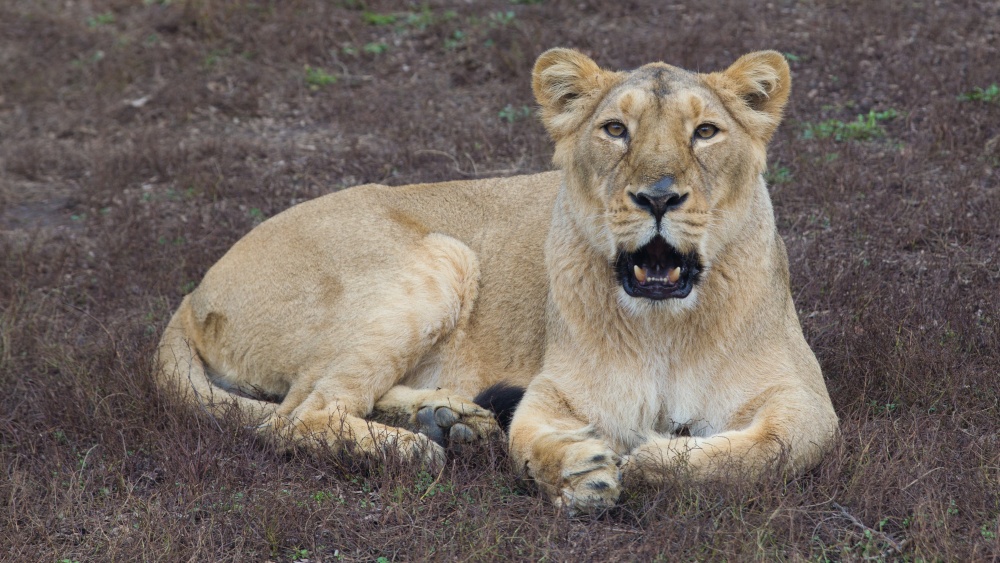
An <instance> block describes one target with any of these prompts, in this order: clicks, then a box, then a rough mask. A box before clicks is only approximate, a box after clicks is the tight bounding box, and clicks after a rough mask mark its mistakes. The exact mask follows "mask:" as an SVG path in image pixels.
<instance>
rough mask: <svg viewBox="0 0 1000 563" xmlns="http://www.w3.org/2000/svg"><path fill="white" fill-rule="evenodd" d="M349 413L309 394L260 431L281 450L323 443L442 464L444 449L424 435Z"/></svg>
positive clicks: (335, 402)
mask: <svg viewBox="0 0 1000 563" xmlns="http://www.w3.org/2000/svg"><path fill="white" fill-rule="evenodd" d="M349 410H350V409H349V407H348V406H346V405H344V404H343V403H341V402H339V401H332V402H329V401H327V400H325V398H324V397H323V394H322V393H313V394H310V395H309V397H308V398H307V399H306V400H305V401H304V402H303V403H302V404H301V405H300V406H299V408H297V409H295V410H294V411H293V412H292V414H291V415H289V416H285V417H274V418H272V419H271V420H270V422H269V423H268V424H267V425H266V426H265V427H264V428H263V429H264V430H266V431H267V432H268V433H269V434H271V435H272V436H273V437H275V438H277V441H278V445H279V447H280V448H281V449H287V448H289V447H295V446H305V447H310V446H314V445H319V444H323V445H326V446H327V447H330V448H333V449H341V448H348V449H350V450H353V451H360V452H363V453H367V454H370V455H374V456H377V457H382V456H384V455H395V456H397V457H399V458H400V459H402V460H404V461H418V462H420V463H421V464H422V465H424V466H426V467H430V468H436V467H440V465H441V464H442V463H444V460H445V454H444V449H443V448H442V447H441V446H440V445H438V444H436V443H434V442H432V441H431V440H430V439H428V438H427V437H426V436H423V435H421V434H416V433H414V432H411V431H409V430H406V429H403V428H396V427H393V426H387V425H385V424H380V423H378V422H373V421H370V420H365V419H364V418H362V417H360V416H357V415H354V414H351V413H350V412H349Z"/></svg>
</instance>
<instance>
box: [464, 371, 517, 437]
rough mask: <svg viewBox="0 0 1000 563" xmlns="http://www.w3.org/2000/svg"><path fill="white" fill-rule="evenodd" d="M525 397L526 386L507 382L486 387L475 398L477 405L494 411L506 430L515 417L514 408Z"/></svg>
mask: <svg viewBox="0 0 1000 563" xmlns="http://www.w3.org/2000/svg"><path fill="white" fill-rule="evenodd" d="M522 397H524V388H523V387H517V386H515V385H508V384H506V383H497V384H495V385H493V386H491V387H489V388H487V389H484V390H483V391H482V392H481V393H479V395H476V398H475V399H473V402H475V403H476V404H477V405H479V406H481V407H483V408H484V409H489V410H491V411H493V416H495V417H496V419H497V423H499V424H500V428H502V429H503V431H504V432H507V431H508V430H510V420H511V419H512V418H514V410H515V409H517V405H518V404H520V403H521V398H522Z"/></svg>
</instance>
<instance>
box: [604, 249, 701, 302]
mask: <svg viewBox="0 0 1000 563" xmlns="http://www.w3.org/2000/svg"><path fill="white" fill-rule="evenodd" d="M701 271H702V268H701V262H700V261H699V260H698V255H697V254H696V253H694V252H691V253H688V254H681V253H680V252H678V251H677V249H676V248H674V247H673V246H671V245H670V244H669V243H667V241H666V240H664V239H663V237H661V236H660V235H656V236H655V237H654V238H653V240H651V241H649V243H648V244H646V246H643V247H642V248H640V249H639V250H636V251H635V252H622V253H621V254H619V255H618V260H617V261H615V272H616V273H617V274H618V281H619V282H621V284H622V288H623V289H625V293H628V294H629V295H631V296H632V297H645V298H646V299H655V300H660V299H683V298H685V297H687V296H688V294H690V293H691V290H692V289H693V288H694V285H695V284H696V283H698V278H699V276H700V275H701Z"/></svg>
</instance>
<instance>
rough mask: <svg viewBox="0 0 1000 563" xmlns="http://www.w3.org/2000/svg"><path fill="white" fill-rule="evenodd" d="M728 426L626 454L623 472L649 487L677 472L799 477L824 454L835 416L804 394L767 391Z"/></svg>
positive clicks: (661, 439)
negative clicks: (786, 472)
mask: <svg viewBox="0 0 1000 563" xmlns="http://www.w3.org/2000/svg"><path fill="white" fill-rule="evenodd" d="M827 411H829V412H827ZM732 426H733V428H730V429H726V430H724V431H722V432H720V433H718V434H713V435H711V436H661V437H656V438H653V439H650V440H648V441H647V442H645V443H643V444H640V445H639V446H637V447H636V448H635V449H634V450H633V451H632V452H630V454H629V455H628V457H627V459H626V461H627V463H626V465H625V470H626V472H627V473H629V474H634V475H638V476H640V477H642V478H643V479H645V480H646V481H649V482H654V483H655V482H661V481H663V480H664V479H666V478H668V477H669V476H670V475H671V473H670V470H672V469H677V468H680V469H682V470H686V471H688V472H689V473H690V475H691V476H692V477H694V478H695V479H699V478H706V477H726V476H736V477H744V478H746V477H749V478H754V479H755V478H760V477H762V476H763V475H765V474H766V473H767V472H768V471H772V470H790V471H792V472H794V473H799V472H801V471H804V470H806V469H808V468H810V467H812V466H813V465H815V464H816V463H817V462H818V461H819V459H820V458H821V457H822V454H823V452H824V451H825V450H826V449H827V448H828V446H829V444H830V442H831V440H832V439H833V438H834V436H835V435H836V416H835V415H833V411H832V410H831V409H825V410H824V409H823V408H822V401H820V400H819V399H818V398H816V397H813V396H812V395H811V394H809V393H808V392H802V391H799V390H780V389H779V390H775V389H770V390H768V391H765V392H764V393H762V394H761V395H759V396H758V397H757V398H756V399H754V400H752V401H750V402H749V403H748V404H747V405H745V406H744V408H743V409H740V410H739V411H737V414H736V416H734V422H733V423H732Z"/></svg>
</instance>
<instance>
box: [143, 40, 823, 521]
mask: <svg viewBox="0 0 1000 563" xmlns="http://www.w3.org/2000/svg"><path fill="white" fill-rule="evenodd" d="M534 87H535V92H536V96H537V97H538V100H539V103H540V104H541V106H542V116H543V120H544V121H545V123H546V126H547V127H548V129H549V131H550V132H551V133H552V135H553V137H554V139H555V140H556V156H555V161H556V163H557V164H558V165H559V166H560V168H562V169H563V170H564V171H565V172H550V173H545V174H538V175H532V176H520V177H514V178H507V179H493V180H473V181H464V182H452V183H446V184H429V185H417V186H404V187H399V188H389V187H385V186H361V187H358V188H352V189H349V190H345V191H343V192H340V193H336V194H332V195H329V196H326V197H323V198H320V199H317V200H314V201H312V202H308V203H305V204H301V205H299V206H297V207H294V208H292V209H290V210H288V211H286V212H284V213H282V214H279V215H277V216H275V217H274V218H272V219H270V220H268V221H266V222H265V223H263V224H262V225H260V226H259V227H257V228H256V229H255V230H254V231H252V232H251V233H250V234H248V235H247V236H246V237H245V238H244V239H243V240H241V241H240V242H238V243H237V244H236V245H235V246H234V247H233V248H232V249H231V250H230V251H229V252H228V253H227V254H226V255H225V256H224V257H223V258H222V259H221V260H220V261H219V262H218V263H217V264H216V265H215V266H214V267H213V268H212V269H211V270H210V271H209V272H208V274H207V275H206V276H205V279H204V281H203V282H202V283H201V285H200V286H199V287H198V288H197V289H196V290H195V291H194V292H193V293H192V294H191V295H190V296H188V297H187V298H185V300H184V302H183V303H182V304H181V307H180V309H179V310H178V312H177V313H176V314H175V316H174V318H173V319H172V320H171V322H170V325H169V326H168V327H167V330H166V333H165V334H164V338H163V341H162V343H161V348H160V352H159V358H160V365H161V370H160V381H161V382H162V384H163V385H164V386H165V387H171V388H175V387H178V386H179V388H180V389H181V390H182V392H183V393H184V394H185V396H187V397H188V398H190V399H191V400H192V402H195V403H198V404H202V405H205V406H207V407H209V408H211V409H216V408H218V407H223V408H225V407H227V406H228V405H231V404H239V405H241V406H242V407H244V409H246V410H249V412H251V413H253V414H256V415H258V416H260V417H265V418H266V421H265V424H264V425H263V427H264V428H265V429H267V430H268V431H274V432H276V433H278V434H286V435H287V433H288V432H290V434H291V437H293V438H311V439H317V440H322V441H325V442H327V443H331V444H338V445H339V444H353V445H355V446H357V447H360V448H361V449H362V450H365V451H370V452H376V451H378V450H380V449H386V448H388V449H393V450H394V451H397V452H399V453H400V454H403V455H414V454H418V455H422V456H423V458H424V459H425V460H427V461H439V460H440V459H441V456H443V450H441V448H440V447H439V446H437V445H436V444H433V443H430V442H429V441H428V440H427V439H426V438H425V437H424V436H423V435H422V434H415V433H413V432H410V431H409V430H403V429H398V428H394V427H389V426H383V425H380V424H377V423H372V422H369V421H366V420H365V419H364V417H366V416H368V415H369V414H371V413H372V412H373V411H388V412H396V413H402V414H405V415H406V416H408V417H409V418H410V420H411V421H412V422H414V423H416V424H417V425H418V426H419V427H420V430H421V431H422V432H423V433H425V434H428V435H430V436H431V437H432V438H434V439H435V440H436V441H442V438H443V437H444V436H446V435H449V433H450V437H451V438H452V439H457V440H463V439H471V438H475V437H481V436H483V435H484V434H486V433H489V432H490V431H491V430H492V429H493V428H494V426H493V421H492V419H491V417H490V416H489V413H488V412H486V411H484V410H483V409H481V408H479V407H477V406H476V405H474V404H473V403H472V402H471V401H470V400H469V397H472V396H473V395H475V394H477V393H479V392H481V391H482V390H484V389H486V388H487V387H489V386H491V385H493V384H495V383H508V384H512V385H519V386H527V387H528V389H527V393H526V395H525V398H524V400H523V402H522V403H521V405H520V406H519V407H518V410H517V412H516V414H515V416H514V419H513V423H512V427H511V433H510V436H511V452H512V456H513V458H514V459H515V461H516V462H517V463H518V464H519V465H520V466H521V467H522V468H524V470H525V471H526V473H527V474H528V475H529V476H531V477H532V478H534V479H535V480H536V481H537V482H538V483H539V484H540V485H541V487H542V488H543V490H545V491H546V492H547V493H548V494H549V495H550V496H551V497H552V498H553V499H555V500H557V501H560V502H567V503H569V505H570V506H571V507H572V508H574V509H577V508H578V509H588V508H594V507H599V506H606V505H608V504H610V503H612V502H614V500H615V499H616V498H617V496H618V493H619V481H620V466H621V465H622V460H625V461H627V464H625V469H626V470H629V471H635V472H636V473H637V474H639V475H641V476H642V477H645V478H647V479H652V480H655V479H657V478H658V476H662V475H663V471H662V468H664V467H665V466H669V465H676V464H677V463H680V462H682V461H686V462H687V463H688V465H689V466H690V467H691V468H692V469H693V470H694V471H695V473H696V474H699V475H707V474H711V473H713V472H715V471H716V470H718V469H721V468H722V467H723V466H724V465H727V464H735V465H737V466H738V467H741V468H745V469H748V470H750V471H751V472H759V471H760V470H761V469H763V468H764V467H766V466H768V464H770V463H772V462H774V461H776V460H777V459H779V458H782V456H784V457H783V459H784V460H785V461H787V463H788V466H789V467H791V468H792V469H793V470H796V471H801V470H803V469H806V468H808V467H811V466H812V465H814V464H815V463H817V462H818V460H819V458H820V456H821V455H822V454H823V452H824V451H825V450H826V449H827V448H828V447H829V444H830V443H831V441H832V439H833V438H834V436H835V434H836V415H835V414H834V412H833V409H832V406H831V404H830V400H829V397H828V396H827V393H826V388H825V385H824V383H823V379H822V375H821V373H820V368H819V364H818V363H817V361H816V358H815V356H814V355H813V353H812V351H811V350H810V349H809V346H808V345H807V343H806V341H805V339H804V338H803V335H802V330H801V327H800V325H799V322H798V318H797V315H796V312H795V307H794V304H793V303H792V299H791V293H790V290H789V282H788V264H787V257H786V254H785V249H784V245H783V243H782V242H781V239H780V237H779V236H778V234H777V231H776V228H775V223H774V214H773V211H772V209H771V203H770V198H769V196H768V193H767V188H766V185H765V184H764V182H763V180H762V172H763V170H764V167H765V166H766V152H765V149H766V143H767V141H768V139H769V138H770V135H771V133H772V132H773V130H774V128H775V127H776V126H777V123H778V121H779V120H780V114H781V108H782V106H783V105H784V101H785V99H787V95H788V70H787V65H786V64H785V63H784V61H783V60H781V59H780V56H778V55H776V54H774V53H757V54H753V55H748V56H746V57H744V58H743V59H740V61H738V62H737V63H736V64H734V65H733V66H732V67H730V69H729V70H727V71H726V72H724V73H716V74H712V75H695V74H691V73H687V72H685V71H681V70H680V69H675V68H674V67H668V66H666V65H662V64H658V65H648V66H647V67H643V68H642V69H639V70H637V71H634V72H632V73H611V72H606V71H602V70H600V69H599V68H597V67H596V65H594V64H593V62H592V61H590V60H589V59H587V58H586V57H584V56H583V55H580V54H579V53H575V52H572V51H565V50H554V51H550V52H548V53H546V54H545V55H543V56H542V57H541V58H540V59H539V62H538V64H537V65H536V68H535V84H534ZM699 123H701V124H702V125H699ZM706 123H707V124H710V125H711V127H706V126H705V124H706ZM609 124H610V125H609ZM619 126H620V128H619ZM696 127H697V130H696V134H698V135H702V136H701V137H697V136H695V137H692V136H691V135H692V134H691V130H692V129H693V128H696ZM621 131H628V134H625V133H622V135H620V136H619V135H618V133H619V132H621ZM285 430H287V431H288V432H285Z"/></svg>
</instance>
